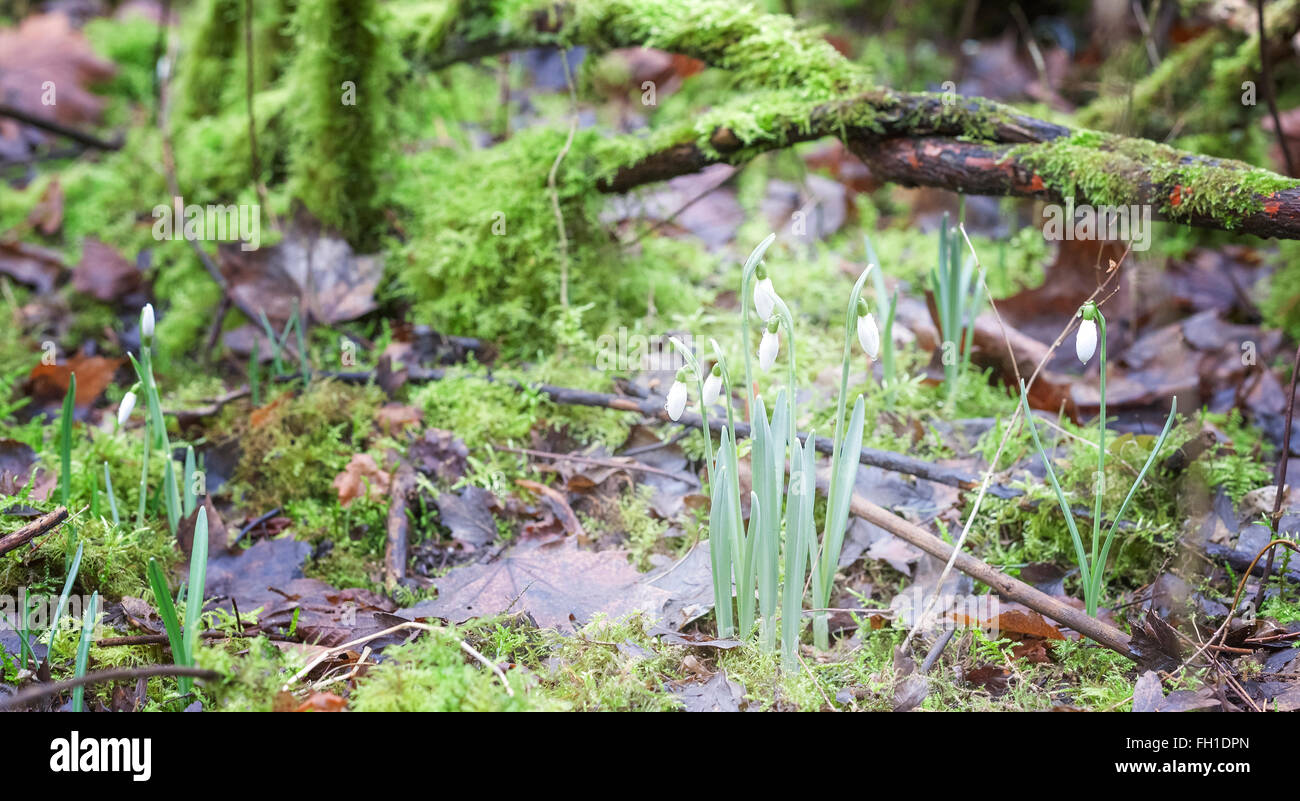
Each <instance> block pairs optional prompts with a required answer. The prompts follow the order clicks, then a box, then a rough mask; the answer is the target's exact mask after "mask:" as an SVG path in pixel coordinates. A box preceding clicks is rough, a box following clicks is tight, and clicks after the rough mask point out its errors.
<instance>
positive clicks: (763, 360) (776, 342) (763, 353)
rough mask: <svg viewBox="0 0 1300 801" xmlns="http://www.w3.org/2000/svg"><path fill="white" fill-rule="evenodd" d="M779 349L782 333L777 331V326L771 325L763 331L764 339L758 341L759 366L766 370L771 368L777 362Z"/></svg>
mask: <svg viewBox="0 0 1300 801" xmlns="http://www.w3.org/2000/svg"><path fill="white" fill-rule="evenodd" d="M779 350H781V335H780V334H778V333H777V332H776V326H774V325H769V326H768V327H767V330H765V331H764V332H763V341H762V342H760V343H758V366H759V367H761V368H763V369H764V370H771V369H772V365H774V364H776V354H777V351H779Z"/></svg>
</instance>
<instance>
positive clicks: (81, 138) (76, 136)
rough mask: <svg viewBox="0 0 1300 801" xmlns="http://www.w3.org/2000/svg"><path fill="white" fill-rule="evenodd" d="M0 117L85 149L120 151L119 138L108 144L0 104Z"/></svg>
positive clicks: (81, 132) (16, 108)
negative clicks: (58, 137) (55, 136)
mask: <svg viewBox="0 0 1300 801" xmlns="http://www.w3.org/2000/svg"><path fill="white" fill-rule="evenodd" d="M0 117H8V118H9V119H11V120H17V121H18V122H21V123H24V124H26V125H30V126H32V127H33V128H40V129H41V130H43V131H49V132H50V133H54V134H58V135H59V136H62V137H65V138H68V139H71V140H72V141H74V142H76V143H78V144H82V145H85V146H86V147H93V148H95V149H97V150H120V149H121V148H122V140H121V138H120V137H119V138H118V139H115V140H113V141H111V142H108V141H105V140H103V139H100V138H99V137H98V136H95V135H94V134H89V133H85V132H83V131H78V130H77V129H76V128H71V127H69V126H67V125H64V124H63V123H61V122H58V121H57V120H52V119H50V118H48V117H41V116H39V115H36V114H29V113H27V112H26V111H23V110H22V109H20V108H18V107H17V106H10V105H7V104H4V103H0Z"/></svg>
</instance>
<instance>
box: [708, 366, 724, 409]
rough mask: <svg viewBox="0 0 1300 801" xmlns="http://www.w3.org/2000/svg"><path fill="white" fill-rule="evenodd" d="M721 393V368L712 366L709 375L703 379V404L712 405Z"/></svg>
mask: <svg viewBox="0 0 1300 801" xmlns="http://www.w3.org/2000/svg"><path fill="white" fill-rule="evenodd" d="M721 394H722V370H721V369H719V368H717V367H714V368H713V372H711V373H709V377H708V378H706V379H704V405H705V406H712V405H713V404H715V403H717V402H718V396H719V395H721Z"/></svg>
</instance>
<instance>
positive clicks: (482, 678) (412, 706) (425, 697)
mask: <svg viewBox="0 0 1300 801" xmlns="http://www.w3.org/2000/svg"><path fill="white" fill-rule="evenodd" d="M459 640H460V638H459V636H458V634H457V632H456V630H455V629H447V630H438V631H432V632H426V633H423V634H421V635H420V638H419V639H417V640H415V641H414V642H412V643H408V644H406V645H399V646H395V647H392V648H388V649H386V650H385V651H384V656H385V657H387V658H386V659H385V661H384V662H382V663H381V664H380V665H379V666H378V667H375V668H373V669H371V670H370V671H368V672H367V673H366V674H365V675H364V676H363V677H362V678H360V679H358V681H357V686H356V688H355V689H354V690H353V691H352V696H351V702H350V707H351V708H352V709H353V710H356V711H358V712H526V711H533V710H543V709H555V708H556V705H554V704H548V703H546V702H545V700H544V699H541V698H538V697H536V696H534V695H532V694H530V693H528V692H527V688H526V687H525V684H524V682H523V680H522V678H521V677H520V675H519V672H518V671H511V672H509V673H507V674H506V678H507V680H508V681H509V682H510V686H511V689H512V690H513V691H514V695H513V697H512V696H510V695H509V694H507V693H506V690H505V688H504V687H503V686H502V685H501V683H500V680H499V679H498V678H497V677H496V676H495V675H494V674H493V673H492V672H491V671H489V670H487V669H486V668H484V667H483V666H482V665H480V664H479V663H478V662H475V661H471V660H470V657H468V656H467V655H466V653H465V652H464V651H463V650H461V648H460V642H459Z"/></svg>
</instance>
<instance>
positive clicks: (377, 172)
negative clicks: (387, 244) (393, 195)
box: [288, 0, 399, 253]
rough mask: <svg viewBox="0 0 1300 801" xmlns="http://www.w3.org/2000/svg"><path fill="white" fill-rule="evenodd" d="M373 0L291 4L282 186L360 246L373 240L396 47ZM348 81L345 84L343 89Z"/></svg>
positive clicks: (379, 221) (379, 214)
mask: <svg viewBox="0 0 1300 801" xmlns="http://www.w3.org/2000/svg"><path fill="white" fill-rule="evenodd" d="M384 25H385V22H384V16H383V12H382V10H381V7H380V6H379V5H378V4H377V3H375V2H374V0H316V1H315V2H302V3H299V4H298V9H297V13H296V14H295V16H294V20H293V26H294V30H295V32H296V42H297V53H296V55H295V57H294V61H293V66H292V68H291V71H290V74H289V78H288V85H289V87H290V89H291V91H292V94H293V97H294V100H295V103H298V104H301V105H300V108H299V110H298V112H297V113H296V114H295V116H294V117H293V127H294V134H293V136H294V140H293V148H292V150H291V158H290V165H289V166H290V171H291V173H290V189H291V192H292V194H293V196H294V197H296V198H298V199H300V200H302V201H303V203H304V204H305V205H306V207H307V208H308V209H309V210H310V211H311V212H312V213H313V214H315V215H316V217H317V218H318V219H320V220H321V221H322V222H324V223H326V224H327V225H329V226H331V227H334V228H337V229H338V230H340V231H341V232H342V233H343V235H344V236H345V237H346V238H347V240H348V241H349V242H351V243H352V244H353V246H354V247H357V248H358V249H359V250H360V251H361V252H365V253H369V252H372V251H373V250H374V249H375V248H376V247H377V246H378V244H379V238H380V234H381V229H382V226H383V205H384V204H383V197H382V194H383V193H382V192H381V187H382V186H384V185H385V184H386V182H385V181H384V180H383V177H382V175H383V171H384V170H385V169H386V168H387V165H388V164H389V145H390V141H391V140H390V138H389V137H388V136H387V135H386V134H385V130H386V126H387V124H388V122H389V116H390V112H389V110H388V103H389V100H388V92H389V87H390V83H391V80H392V76H393V75H394V74H395V72H396V71H397V69H398V68H399V67H398V63H397V58H396V56H397V54H396V51H395V50H394V49H393V48H392V46H391V45H389V44H388V42H387V40H386V38H385V37H384ZM349 87H350V88H349Z"/></svg>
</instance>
